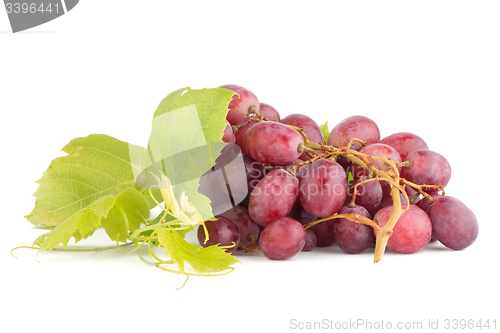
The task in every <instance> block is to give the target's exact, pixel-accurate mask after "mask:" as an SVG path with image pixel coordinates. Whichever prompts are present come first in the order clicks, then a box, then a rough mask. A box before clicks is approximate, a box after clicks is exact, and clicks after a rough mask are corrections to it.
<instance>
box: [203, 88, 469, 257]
mask: <svg viewBox="0 0 500 333" xmlns="http://www.w3.org/2000/svg"><path fill="white" fill-rule="evenodd" d="M222 87H223V88H227V89H230V90H233V91H234V92H235V93H237V94H235V95H234V96H233V99H232V101H231V102H230V104H229V112H228V114H227V118H226V119H227V121H228V126H227V127H226V130H225V131H224V137H223V141H225V142H228V143H235V144H237V145H238V146H239V148H240V149H241V152H242V153H243V160H244V163H245V171H246V176H247V186H248V193H249V195H248V197H247V199H246V200H245V201H244V202H243V203H241V204H239V205H238V206H236V207H234V208H233V209H231V210H229V211H227V212H225V213H223V214H220V215H218V216H216V217H215V218H216V219H217V220H216V221H206V222H205V227H206V228H207V230H208V234H209V238H208V240H207V239H205V232H204V230H203V226H200V227H199V229H198V239H199V242H200V244H201V245H203V246H209V245H214V244H219V245H220V246H224V247H225V248H226V251H228V252H231V253H232V252H234V251H236V249H238V248H239V249H243V250H245V251H248V252H255V251H257V250H260V251H261V252H262V253H263V254H264V255H265V256H266V257H268V258H270V259H278V260H280V259H281V260H282V259H288V258H291V257H293V256H294V255H296V254H297V253H298V252H300V251H311V250H312V249H313V248H315V247H327V246H331V245H333V244H334V243H336V244H337V245H338V246H339V247H340V248H341V249H342V250H343V251H344V252H346V253H350V254H358V253H361V252H363V251H365V250H367V249H368V248H370V247H373V244H377V246H378V241H377V238H379V237H380V238H382V234H385V235H386V236H385V237H386V239H385V242H383V241H382V240H380V243H381V244H380V246H381V247H383V249H382V251H384V250H385V247H388V248H389V249H391V250H393V251H394V252H397V253H414V252H417V251H419V250H421V249H423V248H424V247H425V246H426V245H427V244H428V243H429V242H433V241H439V242H441V243H442V244H443V245H445V246H446V247H448V248H450V249H454V250H461V249H465V248H466V247H468V246H470V245H471V244H472V243H474V241H475V240H476V238H477V235H478V222H477V219H476V217H475V215H474V213H473V212H472V211H471V210H470V209H469V208H468V207H467V206H466V205H464V204H463V203H462V202H461V201H459V200H458V199H456V198H454V197H450V196H447V195H445V193H444V188H445V186H446V185H447V184H448V182H449V180H450V177H451V168H450V165H449V163H448V161H447V160H446V158H444V157H443V156H442V155H441V154H439V153H437V152H434V151H432V150H429V149H428V146H427V144H426V143H425V141H424V140H423V139H422V138H420V137H419V136H417V135H415V134H412V133H396V134H392V135H390V136H388V137H385V138H383V139H381V137H380V131H379V128H378V126H377V124H376V123H375V122H374V121H372V120H371V119H369V118H367V117H364V116H351V117H348V118H346V119H344V120H342V121H341V122H340V123H338V124H337V125H336V126H335V127H333V128H332V130H331V132H330V134H329V136H328V141H327V142H325V139H324V136H323V134H322V132H321V129H320V127H319V126H318V124H317V123H316V122H315V121H314V120H313V119H311V118H310V117H308V116H307V115H304V114H291V115H289V116H287V117H285V118H280V115H279V113H278V111H277V110H276V109H275V108H273V107H272V106H270V105H268V104H264V103H260V102H259V101H258V99H257V97H256V96H255V95H254V94H253V93H252V92H250V91H249V90H247V89H245V88H243V87H240V86H236V85H226V86H222ZM394 189H396V190H397V191H396V192H395V191H394ZM396 213H397V214H396ZM385 224H390V228H384V225H385ZM376 251H377V250H376ZM376 261H378V260H376Z"/></svg>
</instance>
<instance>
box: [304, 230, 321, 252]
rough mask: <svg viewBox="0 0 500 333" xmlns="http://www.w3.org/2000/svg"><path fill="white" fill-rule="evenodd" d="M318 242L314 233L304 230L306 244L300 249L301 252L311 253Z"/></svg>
mask: <svg viewBox="0 0 500 333" xmlns="http://www.w3.org/2000/svg"><path fill="white" fill-rule="evenodd" d="M317 242H318V238H317V237H316V234H315V233H314V231H312V230H310V229H307V230H306V243H305V244H304V247H303V248H302V252H309V251H312V250H313V249H314V248H315V247H316V243H317Z"/></svg>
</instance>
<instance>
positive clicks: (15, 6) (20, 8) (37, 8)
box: [5, 2, 60, 14]
mask: <svg viewBox="0 0 500 333" xmlns="http://www.w3.org/2000/svg"><path fill="white" fill-rule="evenodd" d="M5 8H6V9H7V14H12V13H14V14H21V13H22V14H35V13H45V12H47V13H52V12H55V13H59V10H60V9H59V3H55V4H52V3H50V2H49V3H48V4H44V3H43V2H42V3H41V4H36V3H28V2H23V3H20V2H12V3H10V2H7V3H5Z"/></svg>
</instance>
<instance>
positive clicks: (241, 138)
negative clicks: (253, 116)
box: [234, 118, 258, 154]
mask: <svg viewBox="0 0 500 333" xmlns="http://www.w3.org/2000/svg"><path fill="white" fill-rule="evenodd" d="M247 121H248V118H245V119H242V120H241V121H240V122H239V123H238V124H237V125H236V126H242V125H243V124H244V123H246V122H247ZM257 123H258V122H257V121H251V122H249V123H248V124H246V125H245V126H243V127H240V128H239V129H238V130H237V131H236V133H234V137H235V141H236V144H237V145H238V147H240V149H241V153H242V154H246V153H247V151H246V149H245V136H246V134H247V131H248V130H249V129H250V128H251V127H252V126H254V125H256V124H257Z"/></svg>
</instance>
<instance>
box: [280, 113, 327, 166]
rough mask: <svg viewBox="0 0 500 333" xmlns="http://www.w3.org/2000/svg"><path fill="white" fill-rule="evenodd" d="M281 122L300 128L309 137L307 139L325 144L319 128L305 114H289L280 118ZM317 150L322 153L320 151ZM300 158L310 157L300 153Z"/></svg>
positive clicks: (306, 158)
mask: <svg viewBox="0 0 500 333" xmlns="http://www.w3.org/2000/svg"><path fill="white" fill-rule="evenodd" d="M281 123H283V124H285V125H292V126H295V127H298V128H302V129H303V130H304V132H305V133H306V135H307V137H308V138H309V141H311V142H316V143H320V144H325V139H324V138H323V134H322V133H321V129H320V128H319V126H318V124H317V123H316V122H315V121H314V120H313V119H312V118H310V117H308V116H306V115H305V114H300V113H294V114H291V115H289V116H286V117H285V118H283V119H281ZM318 152H320V153H322V152H321V151H318ZM300 159H302V160H308V159H310V157H309V156H307V154H306V153H302V155H300Z"/></svg>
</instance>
